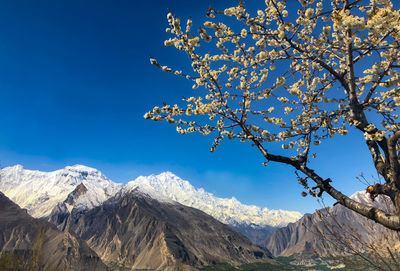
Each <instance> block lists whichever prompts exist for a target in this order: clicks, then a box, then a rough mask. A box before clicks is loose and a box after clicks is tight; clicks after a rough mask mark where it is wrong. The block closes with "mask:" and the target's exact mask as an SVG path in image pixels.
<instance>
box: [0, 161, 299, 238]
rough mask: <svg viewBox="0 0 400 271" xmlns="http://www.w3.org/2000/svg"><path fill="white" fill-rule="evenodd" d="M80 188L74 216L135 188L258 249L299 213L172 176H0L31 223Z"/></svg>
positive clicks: (19, 172)
mask: <svg viewBox="0 0 400 271" xmlns="http://www.w3.org/2000/svg"><path fill="white" fill-rule="evenodd" d="M79 184H83V185H84V186H85V187H86V188H87V193H85V194H84V195H82V196H81V197H79V198H78V199H77V201H76V202H75V203H74V208H76V209H79V210H87V209H91V208H93V207H95V206H99V205H100V204H101V203H103V202H104V201H106V200H107V199H109V198H110V197H112V196H114V195H115V194H116V193H117V192H118V191H120V190H121V189H122V190H124V189H125V190H127V189H128V190H129V189H132V188H135V187H137V188H138V189H140V190H141V191H142V192H144V193H146V194H148V195H150V196H151V197H152V198H155V199H158V200H160V201H164V202H167V201H176V202H179V203H181V204H183V205H186V206H189V207H193V208H196V209H199V210H202V211H204V212H205V213H207V214H209V215H211V216H213V217H214V218H215V219H217V220H219V221H220V222H222V223H225V224H228V225H230V226H231V227H232V228H234V229H236V230H238V231H240V232H241V233H243V234H245V235H246V236H247V237H248V238H249V239H250V240H251V241H253V242H255V243H260V242H262V241H264V240H265V239H267V238H268V237H269V236H270V235H271V233H272V232H273V231H274V230H275V229H276V228H277V227H282V226H286V225H287V224H288V223H290V222H295V221H297V220H298V219H299V218H300V217H301V214H300V213H299V212H293V211H285V210H270V209H268V208H261V207H258V206H254V205H245V204H242V203H240V202H239V201H238V200H237V199H235V198H234V197H233V198H231V199H224V198H218V197H216V196H214V195H213V194H211V193H208V192H206V191H205V190H204V189H202V188H195V187H193V186H192V185H191V184H190V183H189V182H188V181H186V180H182V179H181V178H179V177H178V176H176V175H174V174H173V173H171V172H164V173H161V174H158V175H150V176H147V177H145V176H140V177H138V178H136V179H135V180H133V181H130V182H128V183H127V184H125V185H123V184H119V183H115V182H113V181H111V180H110V179H108V178H107V177H105V176H104V175H103V174H102V173H101V172H100V171H98V170H97V169H94V168H90V167H86V166H82V165H75V166H68V167H65V168H63V169H60V170H56V171H52V172H41V171H36V170H28V169H24V168H23V166H21V165H16V166H13V167H6V168H4V169H2V170H1V172H0V191H2V192H3V193H5V194H6V195H7V196H8V197H10V199H11V200H13V201H14V202H16V203H17V204H19V205H20V206H21V207H22V208H26V209H27V210H28V213H29V214H31V215H32V216H33V217H36V218H41V217H48V216H49V215H50V213H51V211H52V209H53V207H54V206H56V205H57V204H58V203H60V202H64V200H65V199H66V197H67V196H68V195H69V193H71V192H72V191H73V190H74V189H76V187H77V186H78V185H79ZM60 208H66V209H68V210H69V212H70V211H71V209H72V205H71V204H69V203H68V202H65V203H64V204H63V206H62V207H61V206H60Z"/></svg>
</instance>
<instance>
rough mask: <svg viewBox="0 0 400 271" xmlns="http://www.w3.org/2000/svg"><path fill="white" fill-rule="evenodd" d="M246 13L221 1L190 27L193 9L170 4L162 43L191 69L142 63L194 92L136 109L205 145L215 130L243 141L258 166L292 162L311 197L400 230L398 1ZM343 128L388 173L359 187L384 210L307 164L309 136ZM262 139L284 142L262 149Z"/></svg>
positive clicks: (332, 2)
mask: <svg viewBox="0 0 400 271" xmlns="http://www.w3.org/2000/svg"><path fill="white" fill-rule="evenodd" d="M288 5H290V8H288V7H287V6H288ZM290 10H291V11H293V10H295V12H291V11H290ZM254 13H256V14H254V15H252V14H251V12H250V11H247V10H246V7H245V4H244V3H243V2H240V3H239V4H238V6H235V7H231V8H227V9H225V10H224V11H217V10H214V9H213V8H212V7H211V8H210V9H209V11H208V12H207V16H208V17H209V19H208V21H206V22H204V24H203V25H202V26H201V27H199V28H198V30H197V31H193V30H192V21H191V19H188V20H187V21H186V23H185V25H184V26H183V27H182V26H181V20H180V19H179V18H178V17H177V16H175V15H173V14H171V13H169V14H168V15H167V19H168V22H169V27H168V28H167V32H170V33H171V35H172V37H171V38H170V39H168V40H166V41H165V45H166V46H175V47H176V48H177V49H178V50H180V51H183V52H185V53H186V54H187V55H188V57H189V59H190V61H191V67H192V69H190V70H188V71H181V70H174V69H172V68H170V67H168V66H162V65H160V64H159V63H158V62H157V60H156V59H154V58H151V59H150V61H151V63H152V64H153V65H155V66H157V67H158V68H160V69H162V70H163V71H165V72H169V73H173V74H175V75H177V76H181V77H183V78H186V79H188V80H191V81H193V89H195V91H192V92H194V93H197V94H196V95H194V96H193V97H188V98H184V99H183V101H182V104H181V105H180V106H178V105H167V104H164V105H163V106H156V107H154V108H153V110H152V111H149V112H147V113H146V114H145V118H146V119H152V120H155V121H167V122H169V123H171V124H173V125H176V129H177V131H178V132H179V133H181V134H186V133H192V132H199V133H202V134H203V135H209V134H210V135H214V143H213V146H212V148H211V151H214V150H215V148H217V147H218V146H219V144H220V142H221V141H222V140H224V139H238V140H240V141H241V142H249V143H251V144H253V145H254V146H255V147H256V148H257V149H258V150H259V151H260V152H261V154H262V155H263V156H264V157H265V159H266V162H265V164H266V163H267V162H270V161H271V162H278V163H284V164H287V165H289V166H292V167H293V168H294V169H295V170H296V171H297V172H299V173H300V175H299V177H298V178H299V182H300V183H301V184H302V185H304V187H305V188H306V189H307V191H308V193H310V194H311V195H314V196H320V195H321V194H322V192H326V193H328V194H329V195H330V196H332V197H333V198H335V199H336V200H337V202H338V203H339V204H342V205H343V206H345V207H347V208H349V209H351V210H353V211H355V212H357V213H359V214H361V215H363V216H365V217H368V218H370V219H372V220H374V221H376V222H377V223H380V224H382V225H384V226H386V227H388V228H390V229H393V230H397V231H399V230H400V161H399V152H400V144H399V138H400V123H399V121H398V113H399V107H400V87H399V83H400V63H399V58H400V11H399V10H398V9H396V8H395V7H394V6H393V3H392V2H391V1H390V0H325V1H324V0H297V1H285V0H266V1H265V6H264V7H262V9H260V10H257V12H254ZM227 17H233V18H227ZM232 19H234V20H232ZM227 22H229V23H230V25H228V23H227ZM206 52H207V53H206ZM277 66H278V67H279V68H278V69H276V67H277ZM275 69H276V70H275ZM274 70H275V71H274ZM278 71H279V76H278V75H276V74H277V72H278ZM274 74H275V76H274ZM348 129H358V130H360V131H361V132H362V133H363V134H364V137H363V138H360V140H364V141H365V142H366V145H367V146H368V148H369V151H370V154H371V157H372V161H373V164H374V166H375V168H376V170H377V172H378V174H379V175H381V176H382V177H383V179H384V180H385V182H384V183H383V184H375V185H374V186H371V187H369V188H368V192H369V193H370V196H371V198H374V197H376V196H377V195H381V194H382V195H387V196H388V197H390V199H391V201H392V202H393V204H394V207H395V208H394V209H395V211H394V212H393V213H390V214H388V213H385V212H384V211H382V210H379V209H376V208H372V207H369V206H366V205H363V204H361V203H358V202H356V201H354V200H352V199H350V198H349V197H347V196H345V195H344V194H342V193H341V192H340V191H338V190H337V189H335V188H334V182H332V181H331V179H329V178H323V177H322V176H320V175H319V174H318V173H317V172H315V171H314V170H313V169H312V168H311V167H310V160H311V159H313V158H315V156H316V155H315V154H314V153H313V150H312V149H313V145H319V144H321V142H322V141H323V140H326V139H330V138H332V137H333V136H335V135H343V136H345V135H346V134H347V131H348ZM270 144H280V145H281V146H282V151H281V152H279V153H271V152H269V151H268V146H269V145H270ZM310 180H312V181H313V182H315V184H316V185H315V186H314V187H310V186H309V185H308V182H309V181H310ZM304 194H305V193H304Z"/></svg>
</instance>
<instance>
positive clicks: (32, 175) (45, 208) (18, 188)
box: [0, 165, 122, 218]
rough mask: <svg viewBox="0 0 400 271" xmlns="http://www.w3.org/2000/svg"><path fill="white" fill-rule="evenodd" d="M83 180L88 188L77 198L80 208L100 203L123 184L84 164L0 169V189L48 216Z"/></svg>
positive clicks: (35, 212)
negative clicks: (46, 168) (46, 169)
mask: <svg viewBox="0 0 400 271" xmlns="http://www.w3.org/2000/svg"><path fill="white" fill-rule="evenodd" d="M81 183H82V184H84V186H85V187H86V188H87V191H85V193H84V194H83V195H81V196H80V197H79V198H77V200H76V201H75V202H74V207H75V208H77V209H82V208H83V209H85V208H86V209H91V208H93V207H94V206H98V205H100V204H101V203H103V202H104V201H105V200H107V199H108V198H110V197H111V196H113V195H115V193H117V192H118V191H119V190H120V189H121V187H122V185H121V184H117V183H114V182H112V181H111V180H109V179H108V178H107V177H105V176H104V175H103V174H102V173H101V172H100V171H98V170H96V169H94V168H90V167H86V166H81V165H75V166H68V167H65V168H63V169H60V170H56V171H52V172H41V171H37V170H28V169H24V168H23V166H21V165H16V166H13V167H6V168H4V169H2V170H1V171H0V191H2V192H3V193H4V194H5V195H7V197H9V198H10V199H11V200H12V201H14V202H16V203H17V204H18V205H20V206H21V208H26V209H27V210H28V212H29V214H30V215H32V216H33V217H37V218H38V217H46V216H48V215H49V214H50V212H51V211H52V209H53V207H54V206H56V205H57V203H59V202H63V201H64V200H66V198H67V197H68V195H69V194H70V193H71V192H72V191H73V190H74V189H75V188H76V187H77V186H78V185H80V184H81Z"/></svg>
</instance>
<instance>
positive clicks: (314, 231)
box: [262, 192, 399, 256]
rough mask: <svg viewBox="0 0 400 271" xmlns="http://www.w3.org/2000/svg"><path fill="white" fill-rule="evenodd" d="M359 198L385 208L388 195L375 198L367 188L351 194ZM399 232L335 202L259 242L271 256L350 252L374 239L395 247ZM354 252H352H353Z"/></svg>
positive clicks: (354, 197)
mask: <svg viewBox="0 0 400 271" xmlns="http://www.w3.org/2000/svg"><path fill="white" fill-rule="evenodd" d="M351 198H353V199H354V200H356V201H358V202H362V203H365V204H367V205H370V206H375V207H379V208H382V209H383V210H388V208H390V206H391V204H390V202H389V201H388V199H386V198H383V197H382V196H379V197H378V198H377V199H375V201H372V200H371V199H370V198H369V194H367V193H366V192H356V193H355V194H353V195H352V196H351ZM398 240H399V236H397V235H396V234H395V233H394V232H393V231H390V230H387V229H386V228H384V227H383V226H381V225H379V224H377V223H375V222H373V221H371V220H368V219H366V218H364V217H363V216H361V215H359V214H357V213H355V212H353V211H351V210H349V209H347V208H345V207H343V206H341V205H339V204H338V205H335V206H332V207H328V208H325V209H322V210H320V211H319V212H316V213H313V214H305V215H304V216H303V217H302V218H301V219H300V220H299V221H297V222H295V223H289V224H288V225H287V226H286V227H282V228H280V229H277V230H276V231H275V232H274V233H273V234H272V236H271V237H270V238H269V239H268V240H267V241H266V242H264V243H263V244H262V245H263V246H264V247H266V248H267V249H268V250H269V251H270V252H271V253H272V254H273V255H274V256H290V255H294V254H301V253H316V254H318V255H321V256H327V255H332V254H334V255H335V254H346V253H349V254H351V251H349V248H350V247H351V248H352V249H355V250H356V251H361V252H362V251H365V249H366V248H367V246H368V245H369V244H371V243H373V244H374V245H375V246H376V248H378V249H379V247H380V246H382V247H383V248H384V249H385V250H386V247H387V246H388V245H389V247H392V248H394V247H395V246H396V244H397V247H398ZM353 253H354V252H353Z"/></svg>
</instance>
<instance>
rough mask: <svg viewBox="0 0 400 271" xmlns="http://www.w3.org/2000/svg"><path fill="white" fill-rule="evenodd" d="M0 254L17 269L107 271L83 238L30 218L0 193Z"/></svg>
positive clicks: (0, 267)
mask: <svg viewBox="0 0 400 271" xmlns="http://www.w3.org/2000/svg"><path fill="white" fill-rule="evenodd" d="M0 255H2V256H1V257H9V258H8V262H9V264H14V268H20V269H19V270H50V269H51V270H56V269H55V268H57V270H87V271H91V270H100V271H101V270H107V268H106V266H105V265H104V264H103V263H102V261H101V260H100V258H99V257H98V256H97V254H96V253H95V252H93V251H92V250H91V249H90V248H89V247H88V246H87V244H86V243H85V242H84V241H82V240H81V239H79V238H77V237H76V236H75V235H73V234H71V233H68V232H60V231H58V230H57V229H56V227H55V226H54V225H52V224H50V223H48V222H45V221H41V220H39V219H35V218H32V217H31V216H30V215H28V214H27V212H26V210H24V209H21V208H20V207H19V206H18V205H16V204H15V203H13V202H12V201H11V200H10V199H8V198H7V197H6V196H5V195H4V194H3V193H1V192H0ZM2 268H3V267H2V266H0V270H1V269H2Z"/></svg>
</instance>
